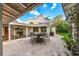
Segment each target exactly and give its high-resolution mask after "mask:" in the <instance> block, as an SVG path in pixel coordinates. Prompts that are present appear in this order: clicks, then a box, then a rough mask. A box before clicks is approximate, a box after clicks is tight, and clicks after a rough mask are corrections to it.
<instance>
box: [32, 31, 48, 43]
mask: <svg viewBox="0 0 79 59" xmlns="http://www.w3.org/2000/svg"><path fill="white" fill-rule="evenodd" d="M46 35H47V34H46V33H33V34H32V36H31V38H32V40H34V41H35V42H36V43H42V42H45V36H46ZM34 36H35V37H34Z"/></svg>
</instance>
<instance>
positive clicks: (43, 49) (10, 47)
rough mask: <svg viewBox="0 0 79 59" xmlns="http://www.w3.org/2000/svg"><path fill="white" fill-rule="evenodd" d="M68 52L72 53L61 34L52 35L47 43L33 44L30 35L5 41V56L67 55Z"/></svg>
mask: <svg viewBox="0 0 79 59" xmlns="http://www.w3.org/2000/svg"><path fill="white" fill-rule="evenodd" d="M68 54H69V55H71V54H70V52H69V51H68V50H67V49H66V45H65V43H64V42H63V41H62V40H61V36H59V35H56V36H52V37H50V41H49V42H48V43H47V44H46V45H45V44H41V45H40V44H34V45H33V44H31V43H30V38H29V37H28V38H21V39H16V40H10V41H4V42H3V55H4V56H66V55H68Z"/></svg>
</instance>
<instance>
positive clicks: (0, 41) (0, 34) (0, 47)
mask: <svg viewBox="0 0 79 59" xmlns="http://www.w3.org/2000/svg"><path fill="white" fill-rule="evenodd" d="M2 43H3V40H2V4H0V56H2V55H3V44H2Z"/></svg>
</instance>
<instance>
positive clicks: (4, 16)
mask: <svg viewBox="0 0 79 59" xmlns="http://www.w3.org/2000/svg"><path fill="white" fill-rule="evenodd" d="M2 17H3V18H7V19H10V20H11V19H12V18H10V17H8V16H6V15H2Z"/></svg>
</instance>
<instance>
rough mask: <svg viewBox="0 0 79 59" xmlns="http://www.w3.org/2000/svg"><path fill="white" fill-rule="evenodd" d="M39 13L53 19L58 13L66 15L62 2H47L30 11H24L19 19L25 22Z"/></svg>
mask: <svg viewBox="0 0 79 59" xmlns="http://www.w3.org/2000/svg"><path fill="white" fill-rule="evenodd" d="M39 15H43V16H44V17H48V18H49V19H53V18H55V17H56V16H58V15H64V11H63V8H62V5H61V3H45V4H42V5H41V6H39V7H37V8H36V9H34V10H32V11H30V12H26V13H24V14H23V16H21V17H19V18H18V19H17V21H18V22H21V23H23V22H26V21H27V20H30V19H32V18H34V17H37V16H39Z"/></svg>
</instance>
